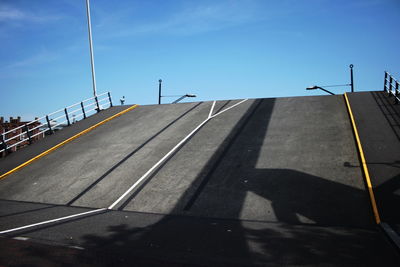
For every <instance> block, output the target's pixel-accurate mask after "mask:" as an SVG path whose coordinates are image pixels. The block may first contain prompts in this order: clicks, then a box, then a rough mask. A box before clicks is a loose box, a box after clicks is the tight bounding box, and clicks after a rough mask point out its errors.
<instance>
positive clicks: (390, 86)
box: [389, 75, 393, 96]
mask: <svg viewBox="0 0 400 267" xmlns="http://www.w3.org/2000/svg"><path fill="white" fill-rule="evenodd" d="M392 82H393V77H392V75H389V96H392V95H393V93H392V87H393V86H392Z"/></svg>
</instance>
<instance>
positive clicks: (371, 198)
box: [344, 93, 381, 224]
mask: <svg viewBox="0 0 400 267" xmlns="http://www.w3.org/2000/svg"><path fill="white" fill-rule="evenodd" d="M344 98H345V100H346V105H347V110H348V112H349V115H350V120H351V124H352V126H353V131H354V135H355V137H356V141H357V147H358V152H359V153H360V158H361V164H362V167H363V171H364V176H365V180H366V182H367V187H368V193H369V197H370V200H371V205H372V210H373V212H374V216H375V222H376V224H380V223H381V218H380V216H379V211H378V208H377V206H376V201H375V195H374V190H373V189H372V183H371V179H370V176H369V171H368V167H367V163H366V161H365V156H364V151H363V148H362V145H361V141H360V136H359V135H358V131H357V126H356V122H355V120H354V116H353V112H352V111H351V106H350V102H349V98H348V97H347V94H346V93H345V94H344Z"/></svg>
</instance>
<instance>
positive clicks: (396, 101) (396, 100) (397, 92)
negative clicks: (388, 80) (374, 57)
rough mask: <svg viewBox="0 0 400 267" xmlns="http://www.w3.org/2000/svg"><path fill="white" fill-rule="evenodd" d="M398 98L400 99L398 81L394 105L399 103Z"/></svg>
mask: <svg viewBox="0 0 400 267" xmlns="http://www.w3.org/2000/svg"><path fill="white" fill-rule="evenodd" d="M398 97H399V82H398V81H396V89H395V91H394V103H395V104H398V103H399V99H398Z"/></svg>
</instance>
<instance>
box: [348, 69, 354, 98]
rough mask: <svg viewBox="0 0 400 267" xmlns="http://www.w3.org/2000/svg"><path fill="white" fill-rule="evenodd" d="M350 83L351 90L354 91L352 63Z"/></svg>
mask: <svg viewBox="0 0 400 267" xmlns="http://www.w3.org/2000/svg"><path fill="white" fill-rule="evenodd" d="M349 67H350V85H351V92H352V93H354V82H353V64H350V66H349Z"/></svg>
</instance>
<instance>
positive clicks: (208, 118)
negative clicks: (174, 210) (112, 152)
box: [108, 99, 247, 209]
mask: <svg viewBox="0 0 400 267" xmlns="http://www.w3.org/2000/svg"><path fill="white" fill-rule="evenodd" d="M246 100H247V99H245V100H243V101H240V102H239V103H236V104H235V105H233V106H231V107H229V108H226V109H224V110H223V111H221V112H218V113H217V114H215V115H211V114H212V112H213V110H214V107H215V103H216V101H214V102H213V104H212V106H211V109H210V112H209V115H208V117H207V119H205V120H204V121H203V122H202V123H200V124H199V125H198V126H197V127H196V128H195V129H193V131H191V132H190V133H189V134H188V135H187V136H186V137H185V138H183V139H182V140H181V141H180V142H179V143H178V144H177V145H176V146H174V147H173V148H172V149H171V150H170V151H169V152H168V153H167V154H165V156H164V157H162V158H161V159H160V160H159V161H158V162H157V163H156V164H154V165H153V167H151V168H150V169H149V170H148V171H147V172H146V173H145V174H143V175H142V177H140V178H139V180H137V181H136V183H134V184H133V185H132V186H131V187H130V188H129V189H128V190H126V191H125V193H124V194H123V195H122V196H120V197H119V198H118V199H117V200H116V201H114V203H113V204H111V205H110V206H109V207H108V209H112V208H114V207H115V206H116V205H118V203H119V202H121V201H122V200H123V199H124V198H125V197H126V196H127V195H128V194H129V193H131V192H132V191H133V190H134V189H135V188H136V187H137V186H138V185H139V184H140V183H141V182H142V181H143V180H144V179H146V178H147V177H148V176H149V175H150V174H151V173H152V172H153V171H154V170H155V169H156V168H157V167H158V166H160V165H161V164H162V163H163V162H164V161H165V160H166V159H167V158H168V157H169V156H170V155H171V154H172V153H174V152H175V151H176V150H177V149H178V148H179V147H180V146H181V145H182V144H183V143H185V142H186V140H188V139H189V138H190V137H191V136H193V135H194V134H195V133H196V132H197V131H198V130H199V129H200V128H201V127H202V126H203V125H204V124H206V123H207V122H208V121H209V120H211V119H212V118H215V117H216V116H218V115H219V114H221V113H223V112H225V111H227V110H229V109H231V108H233V107H235V106H237V105H239V104H241V103H243V102H244V101H246Z"/></svg>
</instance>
